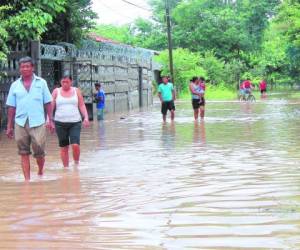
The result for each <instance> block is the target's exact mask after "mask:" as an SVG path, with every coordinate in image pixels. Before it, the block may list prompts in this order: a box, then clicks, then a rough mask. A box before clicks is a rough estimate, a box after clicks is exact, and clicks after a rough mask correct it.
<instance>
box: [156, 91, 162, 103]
mask: <svg viewBox="0 0 300 250" xmlns="http://www.w3.org/2000/svg"><path fill="white" fill-rule="evenodd" d="M157 95H158V97H159V100H160V102H163V100H162V97H161V93H160V92H158V94H157Z"/></svg>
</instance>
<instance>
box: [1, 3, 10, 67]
mask: <svg viewBox="0 0 300 250" xmlns="http://www.w3.org/2000/svg"><path fill="white" fill-rule="evenodd" d="M8 9H9V7H8V6H7V5H4V6H0V63H1V61H4V60H5V59H6V54H7V53H8V48H7V45H6V42H7V38H8V33H7V31H6V29H5V26H4V22H1V20H4V17H3V16H4V15H3V11H5V10H8Z"/></svg>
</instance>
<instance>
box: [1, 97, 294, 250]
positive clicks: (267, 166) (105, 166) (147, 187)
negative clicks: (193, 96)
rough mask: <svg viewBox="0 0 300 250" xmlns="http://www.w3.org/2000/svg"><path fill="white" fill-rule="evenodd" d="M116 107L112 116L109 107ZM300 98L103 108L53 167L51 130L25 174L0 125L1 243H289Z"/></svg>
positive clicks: (216, 246)
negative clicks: (162, 108) (76, 147)
mask: <svg viewBox="0 0 300 250" xmlns="http://www.w3.org/2000/svg"><path fill="white" fill-rule="evenodd" d="M121 116H122V118H125V119H120V117H121ZM299 136H300V101H298V100H289V99H286V98H282V97H278V98H273V99H272V98H271V99H268V100H263V101H258V102H256V103H254V104H252V103H251V104H249V103H239V102H209V103H208V104H207V116H206V118H205V121H203V122H198V123H194V121H193V118H192V110H191V104H190V103H189V102H178V103H177V111H176V120H175V122H174V123H173V124H172V123H170V121H169V120H168V122H167V123H166V124H162V122H161V115H160V113H159V106H158V104H155V105H154V107H153V108H150V109H148V110H143V111H138V112H132V113H129V114H125V115H124V114H122V115H120V114H115V115H107V116H106V120H105V122H103V123H97V122H94V123H93V124H92V126H91V127H90V128H88V129H85V130H83V132H82V145H81V148H82V155H81V163H80V165H79V166H78V167H76V166H71V167H70V168H69V169H67V170H64V169H63V168H62V166H61V163H60V160H59V158H58V150H57V141H56V137H55V135H50V136H49V137H48V144H47V158H46V166H45V175H44V177H43V178H42V179H39V178H37V176H36V172H37V168H36V166H35V164H33V167H32V171H31V174H32V181H31V182H30V183H29V184H26V183H24V181H23V176H22V174H21V169H20V160H19V157H18V156H17V155H16V146H15V142H14V141H9V140H7V139H6V137H5V136H4V135H3V134H2V135H1V137H0V146H1V147H0V157H1V162H0V204H1V205H0V206H1V209H0V248H1V249H43V250H48V249H49V250H50V249H171V250H173V249H300V140H299Z"/></svg>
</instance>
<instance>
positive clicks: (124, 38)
mask: <svg viewBox="0 0 300 250" xmlns="http://www.w3.org/2000/svg"><path fill="white" fill-rule="evenodd" d="M91 32H93V33H95V34H97V35H99V36H102V37H105V38H109V39H112V40H114V41H117V42H120V43H126V44H132V40H133V36H132V35H131V34H130V27H129V26H128V25H123V26H114V25H110V24H103V25H97V26H96V27H95V28H94V29H92V30H91Z"/></svg>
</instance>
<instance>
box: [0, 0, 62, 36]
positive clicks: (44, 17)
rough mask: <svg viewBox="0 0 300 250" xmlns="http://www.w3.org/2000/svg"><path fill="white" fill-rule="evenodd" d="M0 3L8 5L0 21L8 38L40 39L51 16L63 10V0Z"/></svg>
mask: <svg viewBox="0 0 300 250" xmlns="http://www.w3.org/2000/svg"><path fill="white" fill-rule="evenodd" d="M2 4H3V5H6V6H8V8H6V9H5V10H4V11H3V12H2V15H1V18H2V20H0V21H1V22H2V27H3V28H4V29H5V30H6V32H7V33H8V34H9V37H8V38H9V40H30V39H40V37H41V35H42V34H43V33H44V32H45V31H46V30H47V28H46V26H47V24H49V23H51V22H52V21H53V16H55V15H56V14H57V13H60V12H62V11H64V5H65V0H53V1H38V0H32V1H30V0H22V1H7V0H4V1H2Z"/></svg>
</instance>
